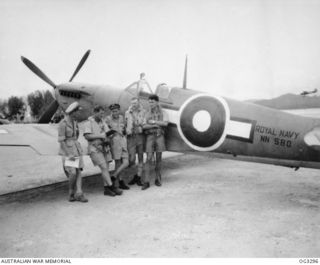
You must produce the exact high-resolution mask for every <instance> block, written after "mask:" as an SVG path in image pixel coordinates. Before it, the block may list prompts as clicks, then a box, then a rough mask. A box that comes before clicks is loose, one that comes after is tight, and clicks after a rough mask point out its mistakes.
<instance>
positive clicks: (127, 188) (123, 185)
mask: <svg viewBox="0 0 320 265" xmlns="http://www.w3.org/2000/svg"><path fill="white" fill-rule="evenodd" d="M119 188H120V189H122V190H129V189H130V188H129V187H128V186H127V185H126V183H125V182H124V181H123V180H120V181H119Z"/></svg>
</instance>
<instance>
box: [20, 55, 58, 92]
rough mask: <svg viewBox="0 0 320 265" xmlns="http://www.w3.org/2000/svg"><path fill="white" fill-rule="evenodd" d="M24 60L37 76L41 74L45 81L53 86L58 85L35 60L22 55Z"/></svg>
mask: <svg viewBox="0 0 320 265" xmlns="http://www.w3.org/2000/svg"><path fill="white" fill-rule="evenodd" d="M21 60H22V62H23V63H24V64H25V65H26V66H27V67H28V68H29V69H30V70H31V71H32V72H34V73H35V74H36V75H37V76H39V77H40V78H41V79H42V80H43V81H45V82H47V83H48V84H49V85H50V86H52V87H53V88H55V87H56V85H55V83H53V82H52V81H51V80H50V79H49V77H47V76H46V75H45V74H44V73H43V72H42V71H41V70H40V69H39V68H38V67H37V66H36V65H35V64H34V63H33V62H31V61H30V60H28V59H27V58H25V57H23V56H21Z"/></svg>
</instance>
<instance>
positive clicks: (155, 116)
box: [144, 105, 169, 134]
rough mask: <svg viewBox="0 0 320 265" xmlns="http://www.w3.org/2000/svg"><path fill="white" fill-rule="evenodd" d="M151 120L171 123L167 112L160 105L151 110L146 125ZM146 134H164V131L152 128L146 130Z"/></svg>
mask: <svg viewBox="0 0 320 265" xmlns="http://www.w3.org/2000/svg"><path fill="white" fill-rule="evenodd" d="M150 120H155V121H167V122H168V121H169V117H168V114H167V112H166V111H164V110H163V109H162V108H161V107H160V106H159V105H158V106H157V107H155V108H154V109H149V110H148V111H147V113H146V116H145V122H144V125H145V124H147V123H148V122H149V121H150ZM145 134H164V129H163V128H162V127H161V128H152V129H146V130H145Z"/></svg>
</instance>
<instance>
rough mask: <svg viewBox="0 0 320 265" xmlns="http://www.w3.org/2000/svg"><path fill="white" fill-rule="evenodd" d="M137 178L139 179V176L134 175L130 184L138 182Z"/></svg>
mask: <svg viewBox="0 0 320 265" xmlns="http://www.w3.org/2000/svg"><path fill="white" fill-rule="evenodd" d="M137 179H138V176H137V175H134V176H133V178H132V180H130V181H129V183H128V184H129V185H134V184H136V183H137Z"/></svg>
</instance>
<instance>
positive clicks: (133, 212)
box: [0, 155, 320, 258]
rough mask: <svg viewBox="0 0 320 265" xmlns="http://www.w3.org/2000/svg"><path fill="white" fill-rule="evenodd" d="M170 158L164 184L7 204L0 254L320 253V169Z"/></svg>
mask: <svg viewBox="0 0 320 265" xmlns="http://www.w3.org/2000/svg"><path fill="white" fill-rule="evenodd" d="M163 167H164V173H163V186H162V187H160V188H159V187H156V186H154V185H153V183H152V186H151V188H150V189H148V190H146V191H141V190H140V188H139V187H138V186H134V187H132V188H131V189H130V190H129V191H125V192H124V195H123V196H118V197H114V198H111V197H106V196H103V194H102V187H101V186H100V185H99V184H100V182H99V183H98V184H97V185H93V186H92V185H91V186H87V187H85V190H86V194H87V197H88V199H89V203H86V204H83V203H79V202H74V203H70V202H68V201H67V200H66V199H67V192H66V191H65V190H58V191H54V192H49V193H48V194H46V195H42V196H40V197H38V198H36V199H31V200H28V201H20V202H13V203H6V204H2V205H0V224H1V226H0V234H1V241H0V257H72V258H75V257H88V258H90V257H96V258H100V257H101V258H102V257H103V258H107V257H200V258H201V257H215V258H217V257H319V256H320V243H319V242H320V214H319V204H320V177H319V171H317V170H312V169H300V170H299V171H296V172H295V171H293V170H292V169H289V168H283V167H276V166H270V165H263V164H254V163H246V162H237V161H230V160H220V159H213V160H212V159H210V158H205V157H197V156H193V155H184V156H178V157H174V158H170V159H168V160H167V161H165V163H164V166H163Z"/></svg>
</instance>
